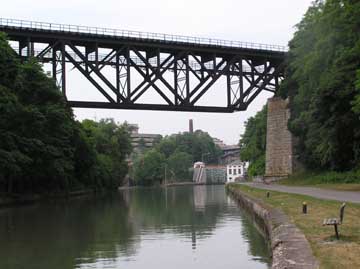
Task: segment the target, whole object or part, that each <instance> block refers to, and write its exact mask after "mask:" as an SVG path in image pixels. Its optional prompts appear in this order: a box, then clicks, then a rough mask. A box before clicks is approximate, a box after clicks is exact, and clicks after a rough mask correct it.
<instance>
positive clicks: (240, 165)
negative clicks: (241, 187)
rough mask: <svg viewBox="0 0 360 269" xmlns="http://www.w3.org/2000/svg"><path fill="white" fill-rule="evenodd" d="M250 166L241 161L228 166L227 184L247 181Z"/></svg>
mask: <svg viewBox="0 0 360 269" xmlns="http://www.w3.org/2000/svg"><path fill="white" fill-rule="evenodd" d="M247 168H248V164H247V163H246V162H242V161H240V160H238V161H235V162H232V163H230V164H228V165H227V166H226V182H228V183H230V182H236V181H240V180H242V179H245V177H246V174H247Z"/></svg>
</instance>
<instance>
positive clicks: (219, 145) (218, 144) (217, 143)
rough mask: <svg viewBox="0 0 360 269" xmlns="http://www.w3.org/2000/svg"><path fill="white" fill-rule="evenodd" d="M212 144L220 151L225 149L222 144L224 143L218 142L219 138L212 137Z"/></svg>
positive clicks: (224, 145)
mask: <svg viewBox="0 0 360 269" xmlns="http://www.w3.org/2000/svg"><path fill="white" fill-rule="evenodd" d="M212 139H213V141H214V144H215V145H216V146H218V147H219V148H220V149H223V148H225V147H226V144H225V143H224V141H222V140H220V139H219V138H216V137H212Z"/></svg>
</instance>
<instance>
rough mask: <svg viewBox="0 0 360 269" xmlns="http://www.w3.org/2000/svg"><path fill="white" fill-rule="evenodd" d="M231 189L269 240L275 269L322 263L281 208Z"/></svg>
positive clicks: (308, 268)
mask: <svg viewBox="0 0 360 269" xmlns="http://www.w3.org/2000/svg"><path fill="white" fill-rule="evenodd" d="M227 189H228V191H229V192H230V193H231V194H232V195H233V196H234V198H235V199H236V200H237V201H238V202H239V204H240V205H241V207H242V208H244V209H245V210H247V211H248V212H249V213H250V214H251V215H252V216H253V219H254V221H255V222H256V223H257V224H258V226H260V227H262V229H264V232H265V234H266V235H267V237H268V238H269V240H270V243H271V251H272V267H271V268H273V269H285V268H287V269H290V268H291V269H305V268H306V269H315V268H319V264H318V262H317V260H316V259H315V257H314V256H313V254H312V251H311V248H310V245H309V242H308V241H307V240H306V238H305V236H304V234H303V233H302V232H301V231H300V230H299V229H298V228H297V227H296V226H295V225H294V224H293V223H291V222H290V221H289V219H288V217H287V216H286V215H285V214H284V213H283V212H282V211H280V210H278V209H275V208H272V207H270V206H267V205H265V204H264V203H263V202H262V201H260V200H259V199H255V198H252V197H249V196H248V195H246V194H245V193H244V192H242V191H240V190H239V189H236V188H234V187H233V186H232V185H227Z"/></svg>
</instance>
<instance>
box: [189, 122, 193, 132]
mask: <svg viewBox="0 0 360 269" xmlns="http://www.w3.org/2000/svg"><path fill="white" fill-rule="evenodd" d="M193 132H194V123H193V120H192V119H190V120H189V133H191V134H192V133H193Z"/></svg>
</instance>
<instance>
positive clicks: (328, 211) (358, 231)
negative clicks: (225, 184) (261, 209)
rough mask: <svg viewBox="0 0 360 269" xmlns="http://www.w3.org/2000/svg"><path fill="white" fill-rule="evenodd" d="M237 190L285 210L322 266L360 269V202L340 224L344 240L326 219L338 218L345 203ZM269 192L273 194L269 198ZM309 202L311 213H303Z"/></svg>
mask: <svg viewBox="0 0 360 269" xmlns="http://www.w3.org/2000/svg"><path fill="white" fill-rule="evenodd" d="M232 187H233V189H234V190H236V191H239V192H241V193H244V194H246V195H247V196H249V197H251V198H253V199H257V200H259V201H260V202H261V203H263V204H264V205H265V206H267V207H270V208H275V209H279V210H281V211H283V212H284V213H285V214H286V215H287V216H288V218H289V219H290V221H291V222H292V223H294V224H295V225H296V226H297V227H298V228H299V229H300V230H301V231H302V232H303V233H304V235H305V237H306V238H307V240H308V241H309V243H310V246H311V248H312V251H313V253H314V255H315V257H316V258H317V259H318V261H319V263H320V268H324V269H325V268H326V269H332V268H334V269H335V268H360V257H359V255H358V253H360V226H359V223H360V205H359V204H353V203H347V206H346V209H345V217H344V222H343V224H342V225H341V226H340V228H339V231H340V240H336V238H335V235H334V228H333V227H332V226H325V227H324V226H322V221H323V219H324V218H331V217H338V215H339V207H340V205H341V202H339V201H330V200H322V199H317V198H313V197H309V196H304V195H299V194H289V193H283V192H276V191H268V190H261V189H257V188H253V187H250V186H245V185H234V186H232ZM267 192H269V193H270V197H269V198H267ZM303 202H306V203H307V206H308V214H306V215H304V214H302V203H303Z"/></svg>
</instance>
